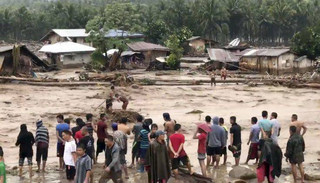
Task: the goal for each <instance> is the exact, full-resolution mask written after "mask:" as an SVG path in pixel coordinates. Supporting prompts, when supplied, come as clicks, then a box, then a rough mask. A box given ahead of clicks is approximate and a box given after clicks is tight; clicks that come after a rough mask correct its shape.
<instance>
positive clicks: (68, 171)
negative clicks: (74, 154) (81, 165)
mask: <svg viewBox="0 0 320 183" xmlns="http://www.w3.org/2000/svg"><path fill="white" fill-rule="evenodd" d="M66 174H67V179H68V180H73V179H74V176H75V175H76V168H75V167H74V166H69V165H67V166H66Z"/></svg>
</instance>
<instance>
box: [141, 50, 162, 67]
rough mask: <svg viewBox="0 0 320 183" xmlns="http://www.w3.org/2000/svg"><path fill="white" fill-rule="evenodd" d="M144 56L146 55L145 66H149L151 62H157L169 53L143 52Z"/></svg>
mask: <svg viewBox="0 0 320 183" xmlns="http://www.w3.org/2000/svg"><path fill="white" fill-rule="evenodd" d="M142 54H143V55H144V58H145V60H144V63H145V64H149V63H150V62H151V61H154V60H156V58H157V57H165V56H167V52H166V51H146V52H142Z"/></svg>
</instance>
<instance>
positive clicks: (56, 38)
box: [49, 34, 66, 44]
mask: <svg viewBox="0 0 320 183" xmlns="http://www.w3.org/2000/svg"><path fill="white" fill-rule="evenodd" d="M49 40H50V42H51V44H54V43H57V42H61V41H66V39H64V38H62V37H60V36H59V35H58V34H51V36H49Z"/></svg>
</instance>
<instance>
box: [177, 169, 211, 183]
mask: <svg viewBox="0 0 320 183" xmlns="http://www.w3.org/2000/svg"><path fill="white" fill-rule="evenodd" d="M179 174H180V176H181V177H182V179H186V181H184V182H192V183H193V182H195V183H211V182H213V180H212V179H211V178H209V177H205V176H203V175H200V174H197V173H193V174H192V175H190V173H189V171H188V170H186V169H184V168H179Z"/></svg>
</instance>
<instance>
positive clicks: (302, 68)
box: [293, 58, 314, 73]
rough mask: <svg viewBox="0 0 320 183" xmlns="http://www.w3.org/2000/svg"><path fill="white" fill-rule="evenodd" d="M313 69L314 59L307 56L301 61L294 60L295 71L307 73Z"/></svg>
mask: <svg viewBox="0 0 320 183" xmlns="http://www.w3.org/2000/svg"><path fill="white" fill-rule="evenodd" d="M313 69H314V68H313V65H312V61H311V60H310V59H308V58H305V59H303V60H301V61H299V62H296V61H294V62H293V71H294V72H295V73H306V72H309V71H312V70H313Z"/></svg>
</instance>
